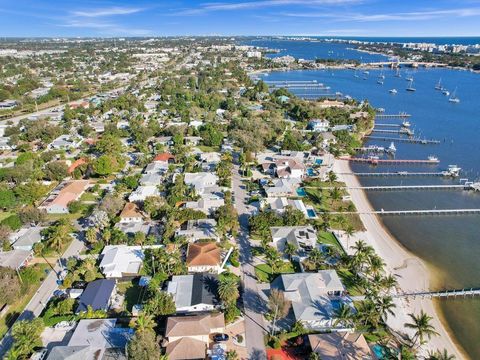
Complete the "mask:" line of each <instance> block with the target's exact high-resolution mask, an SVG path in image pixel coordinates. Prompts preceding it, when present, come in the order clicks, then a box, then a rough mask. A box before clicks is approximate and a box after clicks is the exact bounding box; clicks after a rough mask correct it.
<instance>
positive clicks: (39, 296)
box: [0, 224, 84, 357]
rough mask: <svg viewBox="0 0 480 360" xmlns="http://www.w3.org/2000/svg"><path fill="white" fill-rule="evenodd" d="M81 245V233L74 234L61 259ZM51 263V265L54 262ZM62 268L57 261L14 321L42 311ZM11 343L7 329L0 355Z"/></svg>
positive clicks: (73, 253) (36, 314) (82, 243)
mask: <svg viewBox="0 0 480 360" xmlns="http://www.w3.org/2000/svg"><path fill="white" fill-rule="evenodd" d="M76 227H77V229H81V227H80V225H78V224H77V226H76ZM83 247H84V242H83V235H82V237H79V236H76V237H75V238H74V239H73V241H72V243H71V244H70V246H69V247H68V248H67V250H66V251H65V252H64V253H63V255H62V259H68V258H69V257H71V256H78V255H79V254H80V252H81V251H82V250H83ZM51 265H52V266H53V265H54V264H51ZM62 268H63V267H62V266H60V265H59V264H58V263H56V264H55V266H54V270H55V271H50V273H49V274H48V276H47V277H46V278H45V280H44V281H43V283H42V285H40V287H39V288H38V290H37V292H36V293H35V295H34V296H33V297H32V299H31V300H30V302H29V303H28V304H27V306H26V307H25V309H24V310H23V312H22V313H21V314H20V316H19V317H18V318H17V320H16V321H20V320H29V319H33V318H35V317H37V316H39V315H40V314H41V313H42V311H43V309H44V308H45V306H46V305H47V303H48V300H49V299H50V297H51V296H52V295H53V292H54V291H55V290H57V289H58V285H57V279H58V278H57V274H59V273H60V272H61V271H62ZM11 345H12V337H11V334H10V330H9V331H8V332H7V333H6V334H5V336H4V337H3V339H2V341H1V342H0V357H3V356H4V355H5V353H6V352H7V351H8V350H9V349H10V347H11Z"/></svg>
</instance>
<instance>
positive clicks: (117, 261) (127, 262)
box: [100, 245, 161, 279]
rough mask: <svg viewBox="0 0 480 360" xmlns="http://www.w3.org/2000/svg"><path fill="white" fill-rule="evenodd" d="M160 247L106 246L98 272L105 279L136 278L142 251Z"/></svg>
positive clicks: (141, 261) (143, 256)
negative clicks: (99, 271)
mask: <svg viewBox="0 0 480 360" xmlns="http://www.w3.org/2000/svg"><path fill="white" fill-rule="evenodd" d="M160 246H161V245H152V246H143V247H142V246H128V245H107V246H105V248H104V249H103V251H102V254H101V256H102V261H101V262H100V270H101V271H102V273H103V275H105V277H106V278H107V279H111V278H122V277H126V276H137V275H138V274H139V272H140V268H141V267H142V263H143V259H144V258H145V255H144V250H145V249H147V248H155V247H160Z"/></svg>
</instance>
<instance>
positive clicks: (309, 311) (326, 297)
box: [271, 270, 349, 331]
mask: <svg viewBox="0 0 480 360" xmlns="http://www.w3.org/2000/svg"><path fill="white" fill-rule="evenodd" d="M271 288H272V289H277V290H280V291H282V292H283V294H284V296H285V299H286V300H287V301H289V302H290V303H291V307H292V309H293V315H294V318H295V321H300V322H301V323H302V324H303V325H304V326H305V328H307V329H308V330H316V331H327V330H332V329H341V328H342V327H341V325H340V324H337V325H335V309H337V308H338V307H339V306H340V304H341V303H342V302H344V303H347V304H349V302H348V299H347V298H345V297H344V294H345V287H344V286H343V284H342V282H341V281H340V278H339V277H338V275H337V272H336V271H335V270H320V271H319V272H318V273H296V274H281V275H279V276H278V277H277V278H276V279H275V280H274V281H273V282H272V284H271Z"/></svg>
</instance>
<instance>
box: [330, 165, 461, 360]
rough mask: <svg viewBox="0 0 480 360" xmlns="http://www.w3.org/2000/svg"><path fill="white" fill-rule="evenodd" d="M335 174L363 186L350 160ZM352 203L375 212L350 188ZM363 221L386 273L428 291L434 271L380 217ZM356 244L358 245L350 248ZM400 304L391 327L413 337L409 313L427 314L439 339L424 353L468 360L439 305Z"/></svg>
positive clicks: (362, 195)
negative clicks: (382, 261) (351, 167)
mask: <svg viewBox="0 0 480 360" xmlns="http://www.w3.org/2000/svg"><path fill="white" fill-rule="evenodd" d="M334 171H335V173H337V176H338V178H339V180H340V181H343V182H344V183H345V185H346V186H347V187H349V188H351V187H357V186H360V182H359V181H358V179H357V177H356V176H354V175H346V174H348V173H351V172H352V171H351V169H350V165H349V163H348V161H345V160H339V159H335V163H334ZM348 191H349V194H350V196H351V197H352V202H353V203H354V204H355V207H356V208H357V211H360V212H364V211H371V210H372V206H371V204H370V201H369V200H368V198H367V196H366V194H365V192H364V191H363V190H361V189H357V190H355V189H349V190H348ZM360 219H361V221H362V223H363V225H364V227H365V232H363V233H362V234H364V236H363V237H361V238H362V239H363V240H365V242H366V243H367V244H368V245H371V246H372V247H373V248H374V249H375V251H376V252H377V254H378V255H379V256H381V257H382V259H383V260H384V261H385V264H386V270H387V272H389V273H392V274H393V275H394V276H395V277H396V278H397V280H398V287H399V288H401V289H402V291H415V290H419V289H428V288H429V285H430V284H431V282H432V280H433V274H432V269H431V268H430V267H429V266H428V264H426V263H425V262H424V261H423V260H421V259H420V258H419V257H417V256H416V255H414V254H413V253H411V252H410V251H408V250H407V249H406V248H405V247H404V246H403V245H402V244H401V243H400V242H399V241H398V240H397V239H396V238H395V237H394V236H393V235H392V234H391V233H390V232H389V231H388V229H387V228H386V227H385V225H384V224H383V222H382V221H381V219H380V217H379V216H377V215H367V214H361V215H360ZM352 245H354V242H352V243H351V244H350V246H352ZM394 303H395V304H396V305H397V308H396V310H397V311H396V316H395V317H390V316H389V317H388V319H387V324H388V326H389V327H390V328H392V329H393V330H394V331H397V332H399V333H407V334H409V335H410V336H411V335H413V332H412V331H409V329H405V328H404V326H403V325H404V323H405V322H409V321H410V318H409V317H408V314H409V313H415V314H418V313H419V312H420V310H423V311H425V312H426V313H427V314H428V315H429V316H431V317H432V318H433V320H432V325H433V326H434V328H435V330H436V331H437V332H438V333H439V336H435V337H432V339H431V340H430V341H429V342H428V343H427V344H426V345H424V346H422V347H421V351H420V354H425V355H426V354H427V352H428V351H429V350H432V351H436V350H440V351H442V350H443V349H447V351H448V352H449V353H450V354H452V355H455V356H456V359H468V358H469V357H468V356H467V355H466V354H465V352H464V350H463V349H462V348H461V346H460V345H459V344H458V343H457V342H456V341H455V339H454V338H453V337H452V336H451V329H450V328H449V327H448V324H446V321H445V318H444V317H443V315H442V313H441V311H440V309H439V306H438V304H435V303H434V301H433V300H430V299H419V298H418V299H394Z"/></svg>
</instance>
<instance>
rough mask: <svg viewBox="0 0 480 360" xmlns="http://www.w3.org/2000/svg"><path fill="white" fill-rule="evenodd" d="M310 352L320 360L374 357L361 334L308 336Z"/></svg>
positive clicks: (345, 333)
mask: <svg viewBox="0 0 480 360" xmlns="http://www.w3.org/2000/svg"><path fill="white" fill-rule="evenodd" d="M308 343H309V344H310V348H311V349H312V352H315V353H317V354H318V355H320V359H322V360H373V359H376V357H375V356H374V355H373V353H372V350H371V349H370V347H369V346H368V343H367V341H366V340H365V337H364V336H363V334H361V333H357V332H349V331H339V332H332V333H329V334H310V335H308Z"/></svg>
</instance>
